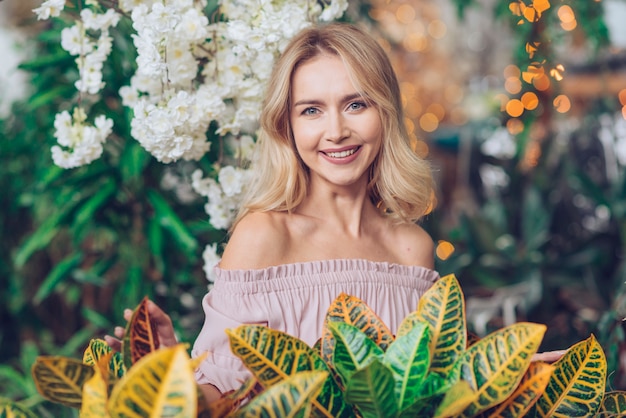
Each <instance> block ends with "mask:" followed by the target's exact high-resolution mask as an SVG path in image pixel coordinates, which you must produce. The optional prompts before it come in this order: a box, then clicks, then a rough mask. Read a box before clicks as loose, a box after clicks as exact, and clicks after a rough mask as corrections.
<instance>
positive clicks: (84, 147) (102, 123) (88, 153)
mask: <svg viewBox="0 0 626 418" xmlns="http://www.w3.org/2000/svg"><path fill="white" fill-rule="evenodd" d="M86 120H87V115H86V114H85V110H84V109H83V108H81V107H77V108H75V109H74V112H73V114H72V115H71V116H70V114H69V112H68V111H67V110H66V111H63V112H61V113H58V114H57V115H56V117H55V118H54V128H55V134H54V136H55V137H56V138H57V141H58V143H59V145H60V146H59V145H55V146H53V147H52V159H53V160H54V163H55V164H56V165H58V166H59V167H63V168H75V167H80V166H81V165H84V164H89V163H90V162H92V161H94V160H96V159H98V158H100V155H102V144H103V143H104V141H106V138H107V137H108V136H109V135H110V134H111V129H112V128H113V121H112V120H111V119H107V118H106V117H104V116H103V115H100V116H98V117H97V118H96V120H95V126H90V125H87V124H85V121H86ZM61 146H62V147H66V148H69V150H70V151H67V150H64V149H63V148H61Z"/></svg>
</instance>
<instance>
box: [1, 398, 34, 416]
mask: <svg viewBox="0 0 626 418" xmlns="http://www.w3.org/2000/svg"><path fill="white" fill-rule="evenodd" d="M0 417H1V418H37V416H36V415H35V414H34V413H33V412H32V411H31V410H30V409H28V408H26V407H25V406H23V405H22V404H20V403H18V402H14V401H12V400H10V399H6V398H0Z"/></svg>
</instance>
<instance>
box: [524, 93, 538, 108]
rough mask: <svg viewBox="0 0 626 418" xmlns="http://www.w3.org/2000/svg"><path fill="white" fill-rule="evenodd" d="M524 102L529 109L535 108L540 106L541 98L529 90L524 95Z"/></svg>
mask: <svg viewBox="0 0 626 418" xmlns="http://www.w3.org/2000/svg"><path fill="white" fill-rule="evenodd" d="M521 101H522V104H523V105H524V107H525V108H526V109H527V110H535V109H536V108H537V106H539V98H538V97H537V95H536V94H535V93H533V92H532V91H527V92H526V93H524V94H523V95H522V98H521Z"/></svg>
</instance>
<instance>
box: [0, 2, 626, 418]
mask: <svg viewBox="0 0 626 418" xmlns="http://www.w3.org/2000/svg"><path fill="white" fill-rule="evenodd" d="M456 3H457V4H458V7H459V10H460V11H467V10H471V9H472V8H476V7H485V6H481V4H479V3H478V2H474V1H471V0H456ZM495 3H496V6H494V7H495V9H494V10H493V13H494V16H495V18H497V19H501V20H502V21H506V22H508V23H511V24H512V28H513V29H512V30H511V33H512V36H513V37H514V39H515V40H516V42H517V44H518V47H516V48H514V50H515V51H520V52H519V53H518V55H515V56H514V59H515V60H516V62H518V63H519V65H522V64H523V63H527V61H528V56H527V54H526V53H524V52H523V51H524V49H523V45H524V44H525V43H526V42H527V40H528V37H529V36H531V35H533V34H532V31H530V29H531V26H530V25H526V26H520V27H519V28H516V27H515V26H514V24H515V22H516V20H513V19H512V17H511V15H510V12H509V11H508V9H506V8H505V7H504V6H505V5H507V2H495ZM569 3H572V5H573V7H574V8H575V9H576V8H577V7H578V9H577V10H580V13H579V14H578V18H579V20H580V27H581V28H582V30H583V31H584V33H585V34H586V36H587V38H588V39H590V42H592V43H594V44H595V45H597V46H602V45H606V42H607V39H606V28H605V27H604V26H603V23H602V18H601V15H599V14H598V13H597V9H593V8H592V7H593V6H594V4H593V3H596V2H588V1H586V0H584V1H583V0H581V1H577V2H574V1H571V2H569ZM359 6H360V7H359V9H361V13H362V14H363V16H362V17H363V18H364V19H365V14H366V13H367V11H368V4H366V3H365V2H360V3H359ZM583 6H584V7H588V8H589V10H587V9H584V10H582V9H580V7H583ZM596 6H597V5H596ZM63 25H64V23H63V22H62V21H52V23H51V24H50V26H47V27H45V28H44V29H43V30H41V31H39V32H38V34H37V38H36V39H35V40H34V45H35V47H36V51H35V53H34V54H33V57H32V58H31V59H30V60H28V62H25V63H24V64H23V66H22V67H23V69H25V70H27V71H28V72H29V77H30V83H31V85H32V87H33V93H32V95H31V96H30V97H29V98H28V99H27V100H26V101H23V102H17V103H15V104H14V105H13V109H12V112H11V116H9V117H7V118H5V119H4V120H0V135H1V139H2V140H1V141H0V167H1V168H0V187H1V189H2V190H3V193H2V194H1V195H0V199H1V200H2V202H1V204H2V208H3V210H2V211H0V228H1V230H0V236H1V237H2V238H1V239H0V250H1V251H0V287H1V288H2V289H3V291H2V292H1V293H0V322H1V323H2V327H1V328H0V358H1V359H2V364H1V365H0V393H2V394H3V395H4V396H6V397H10V398H13V399H23V400H24V402H25V403H26V404H28V405H30V406H33V405H39V407H38V408H39V409H38V413H39V415H40V416H42V417H45V416H70V415H67V414H71V412H69V411H65V410H64V411H63V412H59V410H57V409H55V408H58V406H56V405H52V404H48V403H47V402H45V401H42V400H41V398H40V397H39V395H37V393H36V390H35V388H34V384H33V383H32V380H31V378H30V366H31V365H32V364H33V363H34V359H35V357H36V356H37V355H38V354H40V353H41V354H43V353H46V354H50V353H53V354H59V355H67V356H73V355H75V353H77V352H80V351H81V350H82V349H83V348H84V346H85V345H86V344H87V342H88V341H89V339H90V338H92V337H94V336H98V335H102V334H103V333H105V332H111V330H112V328H113V326H114V325H115V324H120V323H122V317H121V315H122V309H123V308H124V307H129V306H134V305H136V304H137V302H138V301H139V300H140V299H141V298H142V297H143V296H144V295H147V296H149V297H150V298H152V299H154V300H155V301H156V302H157V303H158V304H159V305H161V306H162V307H163V308H165V309H166V310H167V311H168V312H170V313H171V315H172V317H173V320H174V323H175V326H176V328H177V330H178V331H179V332H180V334H181V335H180V339H181V340H183V341H193V339H194V337H195V334H196V333H197V331H198V330H199V328H200V325H201V321H202V319H203V315H202V310H201V309H200V306H199V303H200V300H201V298H202V295H203V294H204V293H205V291H206V284H207V282H206V278H205V274H204V272H203V271H202V259H201V252H202V248H203V246H204V245H205V244H206V243H209V242H221V241H222V240H223V238H224V231H217V230H214V229H213V228H212V227H211V226H210V224H209V223H208V221H207V219H206V214H205V213H204V211H203V209H202V199H201V198H200V196H196V195H194V194H193V192H192V191H191V190H190V189H189V186H188V185H186V184H185V182H184V181H182V180H184V179H187V178H188V177H189V176H190V173H191V172H192V171H193V170H194V169H195V168H196V167H198V166H200V167H201V168H202V169H203V171H204V172H211V170H212V165H211V161H214V160H215V158H216V155H209V156H208V157H207V158H206V159H204V160H202V161H200V162H198V163H194V164H191V163H177V164H169V165H164V164H161V163H158V162H156V161H155V160H154V159H153V158H151V157H150V156H149V155H148V154H147V153H146V152H145V151H144V150H143V149H142V148H141V147H140V146H139V144H138V143H136V142H135V141H132V140H128V141H126V140H123V139H122V138H130V133H129V131H130V127H129V121H130V118H129V115H128V113H127V112H128V110H127V109H125V108H123V107H122V106H121V105H120V104H119V98H117V91H118V89H119V87H120V86H122V85H124V84H126V83H127V80H128V78H129V77H130V75H131V74H132V72H133V68H132V64H131V63H133V62H134V55H133V54H134V53H133V48H132V47H131V45H130V44H129V42H130V40H129V39H127V38H124V37H121V36H116V37H115V39H114V48H113V53H112V55H111V57H110V58H109V61H108V64H109V65H108V67H107V72H106V73H105V81H106V83H107V87H106V89H105V91H104V92H103V96H104V97H105V102H106V104H107V109H106V114H107V116H108V117H110V118H112V119H113V120H114V123H115V125H114V126H115V127H114V130H115V132H114V136H115V137H116V138H118V139H117V140H114V141H108V142H107V145H106V146H107V147H108V148H109V149H108V150H107V151H108V152H106V153H105V157H104V158H103V159H100V160H97V161H95V162H94V163H92V164H90V165H88V166H85V167H81V168H78V169H74V170H67V171H66V170H62V169H60V168H58V167H55V166H54V165H53V163H52V159H51V157H50V152H49V148H50V146H51V145H53V144H54V142H55V141H54V139H53V137H52V124H53V119H54V115H55V113H56V112H58V111H59V109H63V107H64V106H67V103H69V102H71V101H73V100H75V97H74V96H73V95H74V94H75V91H74V88H73V86H72V83H73V80H74V79H75V78H76V69H75V65H74V63H73V59H72V57H70V56H69V55H68V54H67V53H66V52H65V51H63V50H61V48H60V47H59V45H58V39H59V37H60V30H61V29H62V27H63ZM120 25H128V21H124V20H122V21H121V22H120ZM600 50H601V48H600V49H598V51H600ZM545 53H546V54H548V55H547V56H550V55H549V54H551V52H550V50H546V51H545ZM598 62H599V63H600V64H599V65H595V66H594V65H589V66H587V67H584V66H583V67H581V69H580V70H581V71H589V72H592V73H594V72H595V74H598V72H601V71H606V70H607V68H608V64H607V63H608V61H602V59H601V57H600V58H596V61H595V63H596V64H597V63H598ZM603 63H604V64H603ZM590 64H593V63H590ZM548 99H549V98H548V97H545V98H544V100H546V103H547V100H548ZM616 109H619V102H618V100H617V98H616V97H614V96H613V97H601V98H599V99H597V100H595V101H594V102H593V103H589V104H588V107H587V109H586V113H585V114H584V116H583V117H581V118H580V122H581V125H580V127H579V129H577V130H576V131H575V132H571V134H570V135H569V136H568V142H567V145H566V146H561V145H560V144H559V143H558V142H557V141H556V140H554V138H556V136H557V133H558V129H557V128H556V127H555V126H554V125H550V126H548V125H545V126H546V127H549V129H548V130H547V132H548V133H547V134H546V138H548V139H545V140H543V141H542V142H541V144H540V146H541V149H542V152H541V157H540V158H539V159H538V161H537V164H536V166H535V167H534V168H533V169H532V170H524V169H522V164H521V161H522V160H523V159H524V158H525V155H526V154H525V151H526V150H527V145H528V144H529V143H530V142H531V139H530V137H528V136H524V134H522V135H520V136H519V138H518V139H519V141H518V143H517V144H518V145H517V150H516V154H515V156H514V157H513V158H512V159H506V160H504V159H497V158H494V157H493V156H489V155H485V154H484V153H483V152H482V151H481V148H480V145H481V143H482V142H483V141H484V140H485V137H484V135H483V134H482V132H483V130H481V129H480V127H478V128H477V129H475V130H473V131H472V132H473V140H472V146H471V148H470V150H471V154H470V163H471V164H470V170H469V172H470V173H472V176H471V177H470V179H469V180H470V185H471V198H472V200H473V203H474V205H473V206H474V207H475V210H467V211H464V212H463V213H461V214H454V217H453V219H454V221H453V222H450V219H451V218H450V208H449V207H447V206H446V205H443V206H442V207H441V208H440V210H439V211H435V212H434V214H433V215H431V216H430V217H429V218H428V219H427V220H426V224H425V225H426V228H427V229H428V230H429V231H430V232H431V234H432V235H433V237H434V238H435V239H436V240H447V241H450V242H451V243H453V245H454V247H455V252H454V253H453V255H452V256H451V257H450V258H448V259H447V260H445V261H443V260H440V259H438V260H437V264H438V265H437V268H438V269H439V270H440V271H441V273H442V274H446V273H449V272H454V273H455V274H456V275H457V277H459V278H460V280H461V282H462V283H463V285H464V289H465V293H466V294H467V295H471V294H472V293H474V294H476V295H479V296H482V295H485V294H491V293H493V292H494V290H495V289H497V288H498V287H501V286H504V285H509V284H511V283H524V282H530V281H533V280H539V282H540V284H541V288H542V295H543V296H542V297H541V300H540V301H539V302H538V303H536V305H535V306H534V307H532V308H531V309H529V310H528V311H527V312H524V315H525V316H526V317H527V318H526V319H529V320H536V321H538V322H543V323H546V324H547V325H548V332H547V334H546V338H545V340H544V341H545V343H546V346H545V347H544V348H545V349H550V348H562V347H564V346H565V347H566V346H569V345H571V344H572V343H573V342H575V341H579V340H581V339H583V338H586V337H587V336H588V335H589V333H590V332H593V333H596V336H597V337H598V340H599V341H600V342H601V344H602V345H603V346H604V348H605V352H606V354H607V360H608V361H609V367H608V369H609V371H613V373H612V374H611V376H610V379H611V380H612V383H611V384H612V385H613V386H614V387H615V388H617V389H620V388H621V389H623V388H624V387H626V377H625V376H624V368H623V367H620V365H619V355H620V353H621V352H622V351H623V350H624V342H625V337H624V329H623V325H622V321H621V320H622V318H623V317H624V316H626V300H625V295H626V289H625V288H624V283H625V281H626V271H625V266H624V257H623V254H624V242H625V239H626V190H625V187H626V184H625V181H626V180H625V174H624V172H625V170H624V167H620V169H619V171H618V175H617V176H609V175H607V173H608V172H609V171H608V170H607V161H606V155H607V153H606V149H605V148H604V147H603V145H602V142H601V141H600V139H599V138H598V132H599V130H600V126H599V122H598V121H599V117H600V116H601V115H605V114H613V113H614V112H615V111H616ZM92 110H93V112H94V113H102V112H104V111H105V110H104V109H99V108H98V107H97V106H96V107H94V108H93V109H92ZM496 113H497V115H498V117H502V118H504V117H503V116H501V114H500V113H499V112H496ZM552 116H554V115H552ZM552 116H551V115H550V114H547V113H546V114H543V115H537V114H534V115H529V116H528V118H527V119H526V120H525V123H527V124H529V125H532V124H535V123H543V122H544V121H545V120H546V119H550V118H551V117H552ZM501 122H504V120H502V121H501ZM433 137H434V138H435V140H436V135H433ZM551 139H552V140H551ZM215 148H217V147H215ZM214 152H218V150H216V151H214ZM452 152H453V153H455V154H457V155H458V154H459V153H460V152H461V148H460V146H459V147H457V148H455V149H454V150H453V151H452ZM484 162H489V163H491V164H494V165H498V166H500V167H502V168H503V169H504V171H505V172H506V173H507V174H508V176H509V178H510V181H509V183H508V186H506V187H504V188H500V189H498V192H497V193H496V194H494V193H491V192H490V189H489V187H488V185H486V184H485V183H484V181H483V179H481V177H479V176H478V174H477V173H478V169H479V167H480V165H481V164H483V163H484ZM444 203H445V202H444ZM468 206H469V205H468ZM598 208H601V211H600V212H598ZM598 213H600V214H608V215H606V216H603V217H601V219H600V218H598ZM585 218H590V219H596V221H598V220H600V221H602V222H601V223H600V224H598V226H597V227H596V228H592V229H589V228H585V227H584V225H583V222H582V220H583V219H585ZM494 321H496V322H497V321H498V318H495V319H494ZM499 325H500V324H498V323H494V324H492V326H494V327H496V326H499ZM63 414H65V415H63Z"/></svg>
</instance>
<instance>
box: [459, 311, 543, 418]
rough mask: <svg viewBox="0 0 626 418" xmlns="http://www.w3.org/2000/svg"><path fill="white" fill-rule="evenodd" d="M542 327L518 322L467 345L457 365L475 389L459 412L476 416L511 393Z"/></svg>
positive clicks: (538, 342)
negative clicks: (472, 396)
mask: <svg viewBox="0 0 626 418" xmlns="http://www.w3.org/2000/svg"><path fill="white" fill-rule="evenodd" d="M545 331H546V326H545V325H541V324H531V323H524V322H520V323H517V324H513V325H511V326H508V327H506V328H503V329H500V330H498V331H495V332H493V333H491V334H489V335H487V336H486V337H484V338H483V339H481V340H480V341H478V342H477V343H476V344H474V345H472V346H471V347H469V348H468V349H467V350H466V351H465V353H463V356H462V357H461V358H460V359H459V364H458V367H460V373H461V374H460V378H461V379H462V380H465V381H467V382H468V383H469V385H470V387H471V388H472V390H473V391H474V399H473V401H472V402H471V403H470V404H469V405H468V406H467V408H465V409H464V410H463V411H462V412H461V414H459V416H460V417H471V416H475V415H477V414H479V413H481V412H483V411H485V410H487V409H489V408H491V407H492V406H495V405H497V404H499V403H501V402H502V401H504V400H505V399H506V398H507V397H508V396H510V395H511V393H513V391H514V390H515V388H516V387H517V386H518V385H519V383H520V381H521V380H522V377H523V376H524V374H525V373H526V370H527V369H528V366H529V364H530V361H531V357H532V356H533V354H535V353H536V352H537V349H538V348H539V345H540V344H541V340H542V339H543V335H544V333H545Z"/></svg>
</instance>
